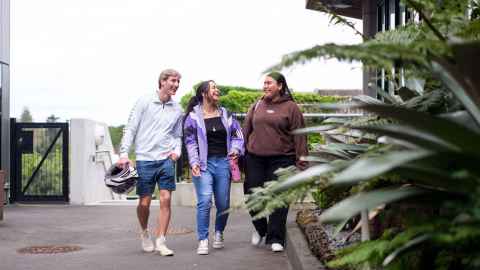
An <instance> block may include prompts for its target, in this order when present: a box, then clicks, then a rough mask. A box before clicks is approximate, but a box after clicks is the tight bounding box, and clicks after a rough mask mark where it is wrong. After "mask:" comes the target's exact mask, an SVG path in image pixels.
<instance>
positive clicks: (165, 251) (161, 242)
mask: <svg viewBox="0 0 480 270" xmlns="http://www.w3.org/2000/svg"><path fill="white" fill-rule="evenodd" d="M165 242H166V239H165V236H160V237H158V238H157V240H156V242H155V250H156V251H158V253H160V255H162V256H173V250H171V249H169V248H168V247H167V245H166V244H165Z"/></svg>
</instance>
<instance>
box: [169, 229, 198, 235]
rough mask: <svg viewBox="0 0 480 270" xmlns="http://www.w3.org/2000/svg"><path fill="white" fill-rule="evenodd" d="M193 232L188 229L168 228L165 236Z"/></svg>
mask: <svg viewBox="0 0 480 270" xmlns="http://www.w3.org/2000/svg"><path fill="white" fill-rule="evenodd" d="M192 232H193V231H192V230H191V229H188V228H169V229H168V231H167V234H172V235H175V234H189V233H192Z"/></svg>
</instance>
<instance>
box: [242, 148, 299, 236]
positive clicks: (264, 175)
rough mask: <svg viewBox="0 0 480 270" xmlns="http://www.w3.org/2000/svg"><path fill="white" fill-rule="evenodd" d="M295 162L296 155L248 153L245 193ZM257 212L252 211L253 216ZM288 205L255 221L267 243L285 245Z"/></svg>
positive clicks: (254, 224) (273, 177)
mask: <svg viewBox="0 0 480 270" xmlns="http://www.w3.org/2000/svg"><path fill="white" fill-rule="evenodd" d="M294 164H295V156H268V157H262V156H257V155H253V154H247V156H246V158H245V169H246V170H245V174H246V180H245V183H244V185H243V189H244V193H245V194H250V193H251V190H252V188H255V187H263V184H264V183H265V182H267V181H272V180H276V179H277V176H276V175H275V174H274V173H273V172H275V171H276V170H277V169H279V168H284V167H288V166H291V165H294ZM256 214H257V213H256V212H254V211H250V215H251V216H252V217H253V216H255V215H256ZM287 215H288V207H284V208H279V209H276V210H275V211H274V212H273V213H272V214H271V215H270V216H269V217H268V220H267V218H261V219H257V220H254V221H253V226H255V229H256V230H257V232H258V234H260V236H266V243H267V244H273V243H279V244H281V245H285V224H286V223H287Z"/></svg>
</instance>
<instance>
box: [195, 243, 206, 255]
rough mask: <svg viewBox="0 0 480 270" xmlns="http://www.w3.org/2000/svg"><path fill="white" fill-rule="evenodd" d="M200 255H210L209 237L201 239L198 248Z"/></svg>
mask: <svg viewBox="0 0 480 270" xmlns="http://www.w3.org/2000/svg"><path fill="white" fill-rule="evenodd" d="M197 254H198V255H208V239H204V240H200V241H199V242H198V248H197Z"/></svg>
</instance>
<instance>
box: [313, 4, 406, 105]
mask: <svg viewBox="0 0 480 270" xmlns="http://www.w3.org/2000/svg"><path fill="white" fill-rule="evenodd" d="M306 1H307V2H306V8H307V9H311V10H321V6H322V5H323V6H327V7H329V8H330V9H331V10H332V11H334V12H336V13H337V14H338V15H341V16H346V17H350V18H355V19H361V20H362V22H363V35H364V36H365V37H367V38H372V37H373V36H375V34H376V33H378V32H382V31H388V30H390V29H395V28H396V27H398V26H399V25H405V23H406V22H408V21H410V20H413V19H414V18H413V17H414V15H413V14H412V13H411V12H409V11H408V10H407V9H406V8H405V6H404V5H402V4H401V3H400V0H306ZM391 72H395V70H392V71H391ZM384 74H385V71H384V70H370V71H368V70H364V72H363V93H364V94H365V95H369V96H372V97H378V96H377V93H376V92H375V90H374V89H372V88H369V87H368V83H369V82H370V81H371V80H372V79H373V78H375V77H376V78H380V79H378V80H377V86H378V87H379V88H381V89H384V90H385V91H387V92H389V93H391V94H395V93H394V89H393V87H391V85H390V84H389V82H388V81H387V80H385V75H384Z"/></svg>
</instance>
